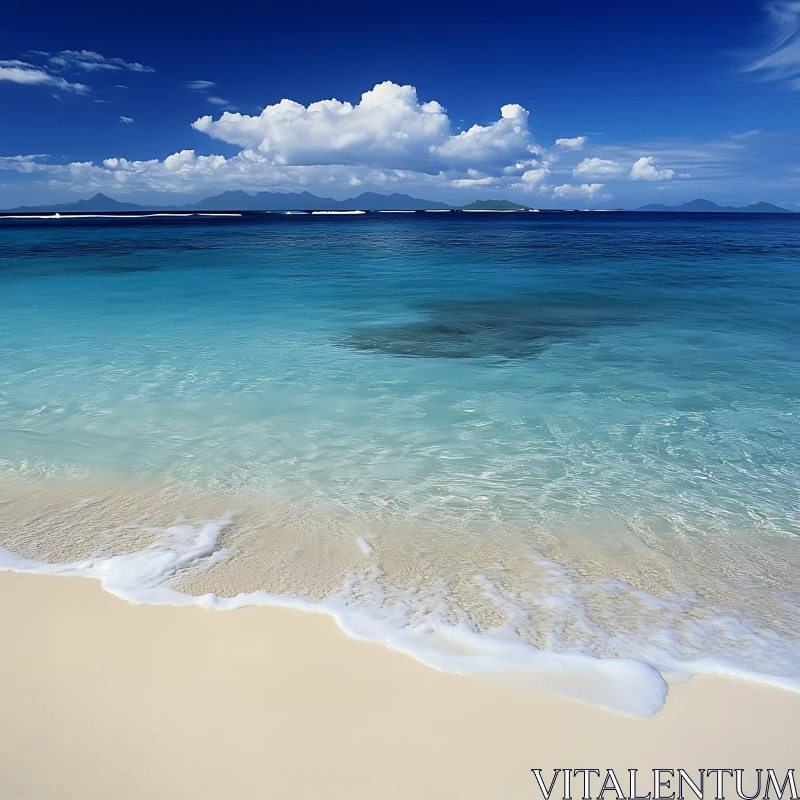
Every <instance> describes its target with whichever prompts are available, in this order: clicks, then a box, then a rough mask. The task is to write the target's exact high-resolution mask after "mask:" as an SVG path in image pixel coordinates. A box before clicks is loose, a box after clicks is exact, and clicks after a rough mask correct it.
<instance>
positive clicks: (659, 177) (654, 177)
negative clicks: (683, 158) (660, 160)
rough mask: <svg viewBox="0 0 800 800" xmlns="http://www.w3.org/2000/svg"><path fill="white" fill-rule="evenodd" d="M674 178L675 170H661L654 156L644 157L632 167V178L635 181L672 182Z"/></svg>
mask: <svg viewBox="0 0 800 800" xmlns="http://www.w3.org/2000/svg"><path fill="white" fill-rule="evenodd" d="M674 177H675V170H672V169H661V168H660V167H658V166H657V165H656V160H655V158H653V156H642V157H641V158H640V159H638V161H636V163H635V164H634V165H633V167H631V178H632V179H633V180H635V181H670V180H672V179H673V178H674Z"/></svg>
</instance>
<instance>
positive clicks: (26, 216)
mask: <svg viewBox="0 0 800 800" xmlns="http://www.w3.org/2000/svg"><path fill="white" fill-rule="evenodd" d="M241 216H243V215H242V214H232V213H231V214H196V213H194V212H191V213H184V214H170V213H166V212H160V213H157V214H13V215H12V214H2V215H0V219H147V218H150V217H177V218H179V219H184V218H189V217H241Z"/></svg>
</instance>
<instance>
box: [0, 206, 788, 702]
mask: <svg viewBox="0 0 800 800" xmlns="http://www.w3.org/2000/svg"><path fill="white" fill-rule="evenodd" d="M798 346H800V215H788V214H787V215H777V214H776V215H746V214H665V213H662V214H646V213H626V212H613V213H589V212H551V213H547V212H542V213H539V214H533V213H516V214H489V213H486V214H481V213H476V214H466V213H451V214H435V213H424V214H423V213H419V214H397V215H393V214H365V215H360V216H338V215H332V216H311V215H292V216H284V215H277V214H246V215H243V216H241V217H226V218H213V217H199V216H194V217H187V218H182V219H177V218H169V217H163V218H140V219H133V218H129V219H109V218H102V219H91V218H81V219H68V218H61V219H58V220H41V219H38V220H34V219H31V220H21V219H2V218H0V545H2V548H1V549H0V567H4V568H7V569H17V570H27V571H38V572H56V573H63V574H73V575H75V574H79V575H80V574H82V575H89V576H93V577H96V578H100V579H102V580H103V582H104V585H105V586H106V588H107V589H109V591H113V592H114V593H115V594H118V595H120V596H122V597H125V598H127V599H129V600H131V601H133V602H153V603H176V604H180V603H199V604H201V605H204V606H206V607H209V608H220V609H224V608H234V607H238V606H242V605H252V604H258V603H265V604H269V603H273V604H284V605H294V606H297V607H302V608H308V609H310V610H321V611H327V612H329V613H331V614H333V615H335V616H336V618H337V619H338V620H339V622H340V624H341V625H342V627H343V628H344V629H345V630H346V631H348V632H349V633H350V634H352V635H355V636H359V637H363V638H369V639H374V640H376V641H381V642H384V643H386V644H388V645H390V646H392V647H396V648H398V649H401V650H404V651H405V652H408V653H409V654H411V655H413V656H415V657H416V658H419V659H421V660H423V661H425V662H426V663H428V664H430V665H431V666H433V667H436V668H439V669H452V670H455V671H460V672H491V673H497V672H504V671H505V672H513V673H515V674H522V673H530V674H532V675H536V674H538V675H542V676H545V678H546V682H549V683H548V685H552V686H553V687H555V688H554V690H557V691H561V692H562V693H567V694H572V695H573V696H578V697H581V699H585V700H589V701H590V702H597V703H600V704H601V705H606V706H608V707H611V708H615V709H617V710H620V711H623V712H626V713H631V714H639V715H645V714H650V713H653V712H654V711H656V710H657V709H658V708H659V707H660V705H661V704H662V703H663V700H664V697H665V694H666V691H667V685H666V683H665V680H666V681H677V680H683V679H685V678H687V677H689V676H691V675H692V674H696V673H699V672H722V673H728V674H733V675H739V676H741V677H744V678H748V679H751V680H757V681H762V682H767V683H773V684H777V685H781V686H786V687H789V688H794V689H796V690H800V496H799V495H798V489H799V488H800V364H798V361H799V360H800V359H799V358H798ZM545 678H543V680H545ZM578 684H580V688H576V687H577V686H578Z"/></svg>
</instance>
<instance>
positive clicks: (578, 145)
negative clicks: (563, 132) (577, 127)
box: [556, 136, 589, 150]
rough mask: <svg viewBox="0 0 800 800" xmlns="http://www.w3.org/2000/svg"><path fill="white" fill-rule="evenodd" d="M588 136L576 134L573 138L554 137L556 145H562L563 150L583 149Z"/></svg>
mask: <svg viewBox="0 0 800 800" xmlns="http://www.w3.org/2000/svg"><path fill="white" fill-rule="evenodd" d="M588 138H589V137H588V136H576V137H574V138H573V139H556V147H563V148H564V149H565V150H583V146H584V145H585V144H586V142H587V140H588Z"/></svg>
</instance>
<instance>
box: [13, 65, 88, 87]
mask: <svg viewBox="0 0 800 800" xmlns="http://www.w3.org/2000/svg"><path fill="white" fill-rule="evenodd" d="M0 81H10V82H11V83H20V84H23V85H27V86H35V85H39V86H49V87H51V88H56V89H63V90H64V91H70V92H75V93H76V94H86V93H87V92H90V91H91V89H90V88H89V87H88V86H85V85H84V84H82V83H70V82H69V81H67V80H65V79H64V78H62V77H61V76H59V75H51V74H50V73H49V72H45V71H44V70H43V69H39V68H38V67H34V66H32V65H28V64H25V62H23V61H16V60H14V61H0Z"/></svg>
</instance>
